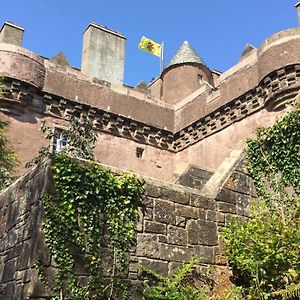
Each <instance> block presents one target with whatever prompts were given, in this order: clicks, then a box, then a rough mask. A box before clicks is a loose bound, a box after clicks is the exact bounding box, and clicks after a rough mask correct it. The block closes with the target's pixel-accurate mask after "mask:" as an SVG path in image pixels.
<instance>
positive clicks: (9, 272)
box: [1, 258, 16, 282]
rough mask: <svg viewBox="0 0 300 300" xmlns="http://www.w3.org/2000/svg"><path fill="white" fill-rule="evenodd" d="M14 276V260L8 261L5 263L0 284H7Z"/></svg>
mask: <svg viewBox="0 0 300 300" xmlns="http://www.w3.org/2000/svg"><path fill="white" fill-rule="evenodd" d="M15 276H16V259H15V258H14V259H12V260H9V261H7V262H6V263H5V265H4V269H3V273H2V278H1V282H8V281H12V280H14V278H15Z"/></svg>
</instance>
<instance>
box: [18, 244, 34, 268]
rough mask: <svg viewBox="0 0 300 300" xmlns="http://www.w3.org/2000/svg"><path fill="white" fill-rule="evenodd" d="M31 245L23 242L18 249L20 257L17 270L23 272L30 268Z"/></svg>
mask: <svg viewBox="0 0 300 300" xmlns="http://www.w3.org/2000/svg"><path fill="white" fill-rule="evenodd" d="M33 250H34V249H33V245H32V244H31V243H30V242H24V243H23V244H22V248H21V249H20V255H19V257H18V262H17V270H24V269H28V268H29V267H31V264H32V263H33V262H32V259H33V257H32V251H33Z"/></svg>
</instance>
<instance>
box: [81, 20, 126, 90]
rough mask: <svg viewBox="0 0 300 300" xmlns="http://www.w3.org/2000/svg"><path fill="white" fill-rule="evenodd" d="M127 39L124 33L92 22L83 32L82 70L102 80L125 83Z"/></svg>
mask: <svg viewBox="0 0 300 300" xmlns="http://www.w3.org/2000/svg"><path fill="white" fill-rule="evenodd" d="M125 41H126V38H125V36H123V35H122V34H120V33H118V32H116V31H112V30H110V29H108V28H106V27H103V26H101V25H98V24H95V23H91V24H90V25H89V26H88V28H87V29H86V31H85V32H84V34H83V48H82V61H81V71H82V72H83V73H84V74H87V75H91V76H93V77H96V78H98V79H101V80H105V81H108V82H111V83H114V84H123V80H124V63H125Z"/></svg>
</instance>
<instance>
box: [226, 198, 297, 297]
mask: <svg viewBox="0 0 300 300" xmlns="http://www.w3.org/2000/svg"><path fill="white" fill-rule="evenodd" d="M252 212H253V214H252V218H251V219H249V220H247V221H246V222H243V223H240V222H237V221H236V220H233V221H232V223H231V224H230V225H229V226H228V227H227V228H226V229H225V231H224V233H223V238H224V240H225V243H226V249H227V254H228V256H229V261H230V264H231V265H232V266H233V267H234V268H235V276H236V280H237V283H240V284H243V285H244V287H245V291H246V293H247V294H249V295H251V297H253V298H250V299H272V298H274V299H277V298H278V299H281V298H280V297H277V296H276V294H273V293H275V292H276V291H279V290H280V289H284V288H285V286H286V284H287V283H292V282H294V281H297V280H299V279H300V278H299V275H300V260H299V258H300V222H299V213H300V210H299V209H298V210H296V211H295V215H294V218H292V219H290V220H289V222H285V220H284V219H283V218H282V217H281V215H280V214H278V213H272V212H270V210H269V209H268V208H267V207H266V206H264V205H263V204H261V205H259V206H257V207H256V208H254V209H253V210H252ZM292 275H293V276H292ZM276 297H277V298H276Z"/></svg>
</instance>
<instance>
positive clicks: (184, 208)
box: [0, 163, 255, 300]
mask: <svg viewBox="0 0 300 300" xmlns="http://www.w3.org/2000/svg"><path fill="white" fill-rule="evenodd" d="M210 175H211V174H210V173H209V172H205V171H203V170H198V169H196V168H192V169H190V170H189V171H188V172H187V173H186V174H185V175H184V176H183V177H182V178H181V179H180V182H181V183H182V184H185V185H186V186H182V185H176V184H164V183H162V182H159V181H154V180H150V179H146V184H145V191H146V192H145V197H144V199H143V207H142V208H141V213H140V219H139V222H138V224H137V228H136V229H137V235H136V245H135V247H133V249H132V250H131V253H130V265H129V270H128V279H129V280H130V281H131V283H132V288H131V290H130V291H131V298H130V299H141V294H140V291H141V282H140V279H139V277H138V265H139V264H143V265H148V266H150V267H151V268H153V269H154V270H156V271H157V272H160V273H162V274H167V273H168V272H171V271H174V270H175V269H176V268H177V267H179V266H180V265H181V264H182V262H185V261H188V260H190V259H191V258H192V257H193V256H197V257H200V258H201V265H202V268H204V269H205V268H207V266H213V267H214V271H215V274H216V281H217V282H223V283H224V282H226V283H227V284H229V271H228V269H227V265H226V264H227V261H226V257H225V256H224V251H223V247H222V242H221V240H220V236H219V233H220V231H221V230H222V228H223V227H224V226H225V225H226V223H227V222H228V220H229V218H230V216H232V215H236V214H237V215H240V216H243V217H244V216H247V215H248V204H249V202H250V201H251V199H252V198H253V197H255V193H254V191H253V187H252V185H251V181H250V179H249V177H248V175H247V172H246V171H245V168H244V166H243V164H240V165H239V166H238V167H237V168H236V170H235V171H234V172H233V173H232V174H231V176H230V178H229V179H228V180H227V181H226V183H225V185H224V186H223V187H222V188H221V189H220V192H219V194H218V195H217V197H216V199H210V198H207V197H204V196H203V195H202V194H201V187H202V186H203V185H205V182H206V180H207V179H208V178H209V177H210ZM53 190H54V186H53V180H52V177H51V173H50V172H49V165H48V164H47V163H44V164H42V165H40V166H39V167H38V168H35V169H33V170H32V171H30V172H29V173H28V174H26V175H25V176H24V177H22V178H20V179H19V180H18V181H17V182H16V183H14V184H13V185H12V186H10V187H9V188H8V189H7V190H5V191H4V192H2V194H1V195H0V220H1V223H0V257H1V259H0V279H1V280H0V298H1V299H15V300H18V299H26V297H29V298H30V299H47V297H48V296H49V294H50V290H49V288H48V289H47V287H45V286H44V285H43V283H42V282H41V281H40V280H39V279H38V276H37V272H36V269H35V263H36V262H37V261H39V262H40V263H42V264H43V266H44V267H45V272H46V274H48V278H52V280H53V278H54V273H55V262H54V261H53V260H52V259H51V256H50V255H49V251H48V249H47V246H46V245H45V242H44V237H43V233H42V229H41V228H42V227H41V224H42V215H43V208H42V197H43V195H44V194H45V193H46V192H47V193H53ZM82 265H83V263H82V262H81V261H80V260H78V261H77V266H76V273H77V274H78V276H81V277H82V280H84V277H85V276H86V275H87V273H86V270H84V269H83V268H82Z"/></svg>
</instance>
